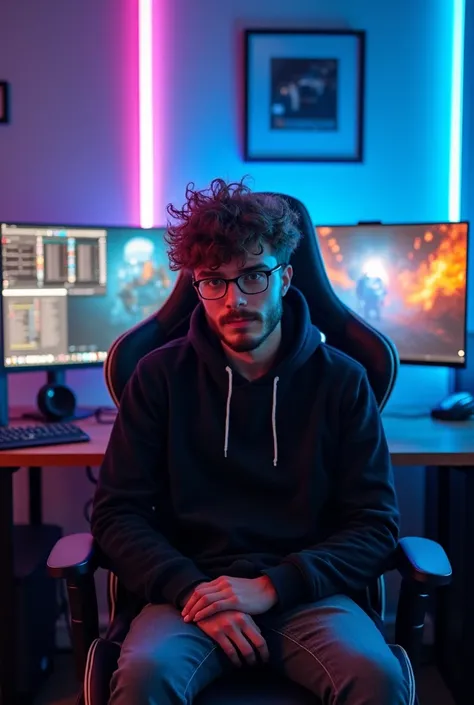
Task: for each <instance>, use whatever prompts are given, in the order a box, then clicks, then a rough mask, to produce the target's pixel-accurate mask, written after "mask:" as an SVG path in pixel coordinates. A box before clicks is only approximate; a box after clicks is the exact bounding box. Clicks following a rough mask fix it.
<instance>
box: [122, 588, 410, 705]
mask: <svg viewBox="0 0 474 705" xmlns="http://www.w3.org/2000/svg"><path fill="white" fill-rule="evenodd" d="M255 621H256V622H257V624H258V626H259V627H260V629H261V630H262V634H263V636H264V638H265V640H266V642H267V644H268V648H269V652H270V661H269V665H270V667H271V668H275V669H276V670H278V671H279V672H280V673H282V674H284V675H285V676H287V677H288V678H290V679H291V680H293V681H295V682H297V683H299V684H300V685H302V686H303V687H305V688H306V689H308V690H309V691H311V692H312V693H314V695H315V696H317V698H319V700H321V702H322V703H323V705H342V704H344V705H409V704H410V687H411V686H410V684H409V682H408V679H407V678H406V677H405V676H404V674H403V672H402V668H401V666H400V664H399V662H398V660H397V658H396V657H395V656H394V655H393V654H392V652H391V650H390V649H389V647H388V646H387V644H386V642H385V640H384V638H383V636H382V634H381V633H380V631H379V629H378V628H377V626H376V625H375V624H374V622H373V621H372V619H371V618H370V617H369V616H368V615H367V614H366V613H365V612H364V611H363V610H362V608H361V607H359V606H358V605H357V604H356V603H355V602H354V601H352V600H351V599H350V598H348V597H345V596H343V595H336V596H334V597H331V598H327V599H324V600H320V601H319V602H316V603H313V604H310V605H303V606H301V607H299V608H296V609H293V610H291V611H289V612H286V613H284V614H282V615H270V614H266V615H260V616H258V617H256V618H255ZM233 668H235V667H234V666H232V664H231V662H230V660H229V658H228V657H227V656H226V655H225V654H224V653H223V651H222V650H221V649H220V647H219V646H218V645H217V644H216V643H215V642H214V641H213V640H212V639H210V638H209V637H208V636H207V635H206V634H204V632H202V631H201V630H200V629H199V627H197V626H196V625H195V624H192V623H191V624H187V623H185V622H184V621H183V619H182V617H181V615H180V613H179V611H177V610H176V609H175V608H174V607H172V606H170V605H151V604H150V605H147V606H146V607H144V609H143V610H142V611H141V612H140V614H139V615H138V616H137V617H136V618H135V619H134V621H133V622H132V624H131V628H130V631H129V633H128V634H127V636H126V638H125V641H124V643H123V646H122V650H121V655H120V659H119V664H118V668H117V670H116V671H115V673H114V675H113V677H112V681H111V697H110V701H109V703H110V705H131V704H132V703H133V705H175V704H177V703H179V704H180V705H181V704H182V705H185V704H186V705H190V704H191V703H192V702H193V700H194V698H195V697H196V695H197V694H198V693H199V692H200V691H202V690H203V689H204V688H205V687H206V686H207V685H208V684H210V683H212V682H213V681H214V680H215V679H217V678H219V677H220V676H221V675H223V674H225V673H226V672H229V671H230V670H231V669H233ZM249 668H250V667H249Z"/></svg>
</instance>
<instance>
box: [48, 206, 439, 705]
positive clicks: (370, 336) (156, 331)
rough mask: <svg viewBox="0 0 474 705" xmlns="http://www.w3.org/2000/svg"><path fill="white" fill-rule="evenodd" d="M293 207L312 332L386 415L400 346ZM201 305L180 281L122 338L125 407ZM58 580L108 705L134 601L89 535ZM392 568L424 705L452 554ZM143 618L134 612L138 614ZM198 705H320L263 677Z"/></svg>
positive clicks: (375, 604)
mask: <svg viewBox="0 0 474 705" xmlns="http://www.w3.org/2000/svg"><path fill="white" fill-rule="evenodd" d="M278 195H280V196H282V197H284V198H286V199H287V200H288V202H289V203H290V205H291V207H292V208H293V209H294V210H295V211H296V212H297V213H298V214H299V217H300V222H299V225H300V229H301V231H302V234H303V238H302V240H301V243H300V245H299V247H298V249H297V250H296V252H295V253H294V255H293V256H292V258H291V264H292V265H293V269H294V276H293V281H292V283H293V285H294V286H295V287H297V288H298V289H299V290H300V291H301V292H302V294H303V295H304V296H305V297H306V300H307V302H308V306H309V309H310V314H311V317H312V320H313V322H314V323H315V324H316V325H317V326H318V328H319V329H320V330H321V331H322V332H323V333H324V335H325V336H326V341H327V343H328V344H330V345H332V346H334V347H336V348H338V349H340V350H341V351H343V352H344V353H346V354H348V355H349V356H351V357H353V358H355V359H356V360H358V361H359V362H360V363H361V364H362V365H363V366H364V368H365V369H366V371H367V375H368V379H369V382H370V384H371V386H372V389H373V391H374V394H375V397H376V399H377V402H378V405H379V408H380V409H381V410H382V409H383V408H384V406H385V404H386V403H387V401H388V398H389V396H390V393H391V392H392V390H393V387H394V384H395V381H396V378H397V372H398V366H399V361H398V355H397V350H396V348H395V346H394V345H393V343H392V342H391V341H390V340H389V339H388V338H387V337H386V336H384V335H383V334H381V333H380V332H378V331H376V330H375V329H374V328H372V327H371V326H370V325H369V324H368V323H366V322H365V321H364V320H363V319H361V318H360V317H359V316H357V315H356V314H355V313H354V312H353V311H351V310H350V309H349V308H348V307H347V306H345V305H344V304H343V303H342V302H341V301H340V300H339V298H338V297H337V296H336V294H335V293H334V291H333V289H332V287H331V285H330V282H329V279H328V277H327V274H326V271H325V268H324V264H323V260H322V256H321V253H320V250H319V245H318V242H317V238H316V235H315V229H314V227H313V224H312V222H311V219H310V216H309V213H308V211H307V209H306V208H305V206H304V205H303V204H302V203H301V202H300V201H298V200H296V199H294V198H292V197H289V196H286V195H284V194H278ZM197 303H198V301H197V298H196V293H195V291H194V288H193V287H192V285H191V278H190V276H189V275H188V274H185V273H180V275H179V277H178V280H177V283H176V285H175V287H174V289H173V291H172V293H171V294H170V296H169V298H168V299H167V301H166V302H165V304H164V305H163V307H162V308H161V309H160V310H159V311H158V312H157V313H156V314H154V315H153V316H151V317H149V318H148V319H146V320H145V321H143V322H142V323H140V324H138V325H137V326H135V327H134V328H132V329H131V330H129V331H128V332H126V333H125V334H124V335H122V336H121V337H120V338H119V339H118V340H117V341H116V342H115V343H114V344H113V345H112V347H111V349H110V352H109V355H108V357H107V361H106V364H105V378H106V383H107V387H108V390H109V392H110V395H111V397H112V399H113V401H114V403H115V404H116V405H117V407H118V406H119V405H120V398H121V396H122V392H123V390H124V387H125V385H126V384H127V381H128V380H129V378H130V376H131V375H132V373H133V371H134V369H135V367H136V365H137V363H138V361H139V360H140V359H141V358H142V357H143V356H144V355H146V354H147V353H149V352H150V351H152V350H153V349H155V348H157V347H159V346H161V345H163V344H165V343H166V342H168V341H170V340H172V339H174V338H178V337H181V336H183V335H186V333H187V330H188V326H189V320H190V316H191V313H192V311H193V309H194V308H195V306H196V304H197ZM48 567H49V571H50V573H51V574H52V575H53V576H55V577H58V578H63V579H65V580H66V583H67V587H68V594H69V601H70V611H71V625H72V633H73V648H74V654H75V661H76V671H77V676H78V678H79V681H80V683H81V684H82V690H81V693H80V695H79V701H78V702H80V703H81V704H83V705H106V704H107V701H108V697H109V683H110V678H111V675H112V673H113V671H114V670H115V668H116V666H117V659H118V656H119V653H120V645H121V643H122V641H123V639H124V637H125V635H126V633H127V630H128V628H129V625H130V621H131V619H132V618H133V615H134V613H136V610H137V604H136V599H135V598H134V596H132V595H130V594H129V593H127V591H126V589H125V588H124V587H123V586H122V585H120V584H119V583H118V581H117V578H116V577H115V575H114V573H113V571H112V570H111V566H110V565H109V564H108V561H107V558H106V557H105V556H103V555H101V554H100V551H99V549H98V547H97V546H96V545H95V544H94V541H93V539H92V537H91V536H90V534H76V535H73V536H67V537H64V538H62V539H61V540H60V541H59V542H58V544H56V546H55V548H54V549H53V551H52V552H51V555H50V557H49V560H48ZM97 567H104V568H106V569H109V580H108V604H109V626H108V628H107V631H106V634H105V636H104V637H103V638H100V637H99V628H98V616H97V600H96V594H95V584H94V571H95V569H96V568H97ZM393 568H394V569H398V570H399V572H400V573H401V575H402V584H401V591H400V596H399V601H398V610H397V623H396V638H395V641H396V644H394V645H391V649H392V651H393V653H394V654H395V655H396V656H397V658H398V659H399V661H400V663H401V665H402V668H403V670H404V672H405V673H406V675H407V677H408V678H409V682H410V684H411V693H412V702H413V703H415V702H416V693H415V680H414V671H416V668H417V666H418V663H419V659H420V649H421V644H422V629H421V628H420V625H422V624H423V620H424V616H425V610H426V601H427V598H428V593H429V591H430V589H432V588H434V587H437V586H440V585H445V584H447V583H449V581H450V577H451V567H450V564H449V561H448V558H447V556H446V554H445V552H444V550H443V549H442V548H441V546H439V545H438V544H437V543H435V542H433V541H430V540H428V539H423V538H418V537H410V538H403V539H401V541H400V543H399V546H398V548H397V550H396V552H395V555H394V557H393ZM367 600H368V604H370V605H371V607H372V608H373V609H374V610H375V611H376V613H377V614H378V615H379V616H380V619H381V621H382V622H383V619H384V611H385V591H384V582H383V576H381V577H380V578H379V580H378V581H377V582H376V584H374V585H368V586H367ZM134 611H135V612H134ZM195 702H196V705H217V704H219V705H231V704H232V705H255V704H256V703H259V704H260V705H304V704H307V705H309V704H310V703H312V705H314V697H313V696H312V695H311V694H309V693H308V692H307V691H305V690H303V689H302V688H301V687H300V686H298V685H296V684H294V683H291V682H290V681H287V680H285V679H284V678H283V677H281V676H277V675H275V674H272V675H268V674H267V673H265V674H264V673H263V671H262V672H259V670H258V668H256V669H248V673H244V672H239V673H238V674H237V675H236V677H235V678H234V677H232V676H226V677H223V678H222V679H220V681H217V682H216V683H215V684H213V685H211V686H208V687H207V688H206V689H205V690H204V691H203V692H202V693H201V694H200V695H199V696H198V697H197V699H196V701H195Z"/></svg>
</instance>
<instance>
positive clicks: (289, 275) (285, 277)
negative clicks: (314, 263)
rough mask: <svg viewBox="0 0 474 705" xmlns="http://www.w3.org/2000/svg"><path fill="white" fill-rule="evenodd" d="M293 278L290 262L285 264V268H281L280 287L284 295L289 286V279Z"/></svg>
mask: <svg viewBox="0 0 474 705" xmlns="http://www.w3.org/2000/svg"><path fill="white" fill-rule="evenodd" d="M292 278H293V267H292V266H291V264H287V265H286V267H285V269H284V270H283V276H282V289H281V295H282V296H285V295H286V293H287V291H288V289H289V288H290V286H291V280H292Z"/></svg>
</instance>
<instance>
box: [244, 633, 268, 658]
mask: <svg viewBox="0 0 474 705" xmlns="http://www.w3.org/2000/svg"><path fill="white" fill-rule="evenodd" d="M242 631H243V633H244V635H245V637H246V638H247V639H248V640H249V641H250V643H251V644H252V645H253V646H254V647H255V649H256V651H258V653H259V655H260V658H261V659H262V661H263V662H264V663H266V662H267V661H268V660H269V658H270V654H269V651H268V645H267V642H266V641H265V639H264V638H263V636H262V632H261V631H260V629H259V627H258V626H257V625H256V624H249V625H247V626H245V627H243V628H242Z"/></svg>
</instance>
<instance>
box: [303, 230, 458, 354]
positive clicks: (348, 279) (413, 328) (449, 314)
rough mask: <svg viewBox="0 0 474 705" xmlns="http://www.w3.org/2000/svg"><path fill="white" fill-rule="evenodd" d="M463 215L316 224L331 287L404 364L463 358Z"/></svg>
mask: <svg viewBox="0 0 474 705" xmlns="http://www.w3.org/2000/svg"><path fill="white" fill-rule="evenodd" d="M468 232H469V226H468V223H466V222H461V223H423V224H421V223H420V224H413V223H412V224H402V225H389V224H363V223H360V224H359V225H355V226H341V225H338V226H317V227H316V233H317V237H318V240H319V243H320V246H321V251H322V255H323V259H324V263H325V266H326V271H327V274H328V276H329V279H330V281H331V283H332V286H333V289H334V290H335V292H336V293H337V295H338V296H339V298H340V299H341V300H342V301H343V302H344V303H345V304H346V305H347V306H349V307H350V308H351V309H352V310H354V311H355V312H356V313H358V314H359V315H360V316H361V317H362V318H364V319H365V320H367V321H368V322H369V323H370V324H371V325H372V326H373V327H374V328H376V329H378V330H380V331H381V332H383V333H385V334H387V335H388V336H389V337H390V338H391V340H392V341H393V342H394V344H395V345H396V347H397V349H398V353H399V357H400V361H401V362H402V363H406V364H423V365H438V366H443V367H444V366H446V367H463V366H464V365H465V364H466V363H465V361H466V309H467V262H468V253H467V250H468Z"/></svg>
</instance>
